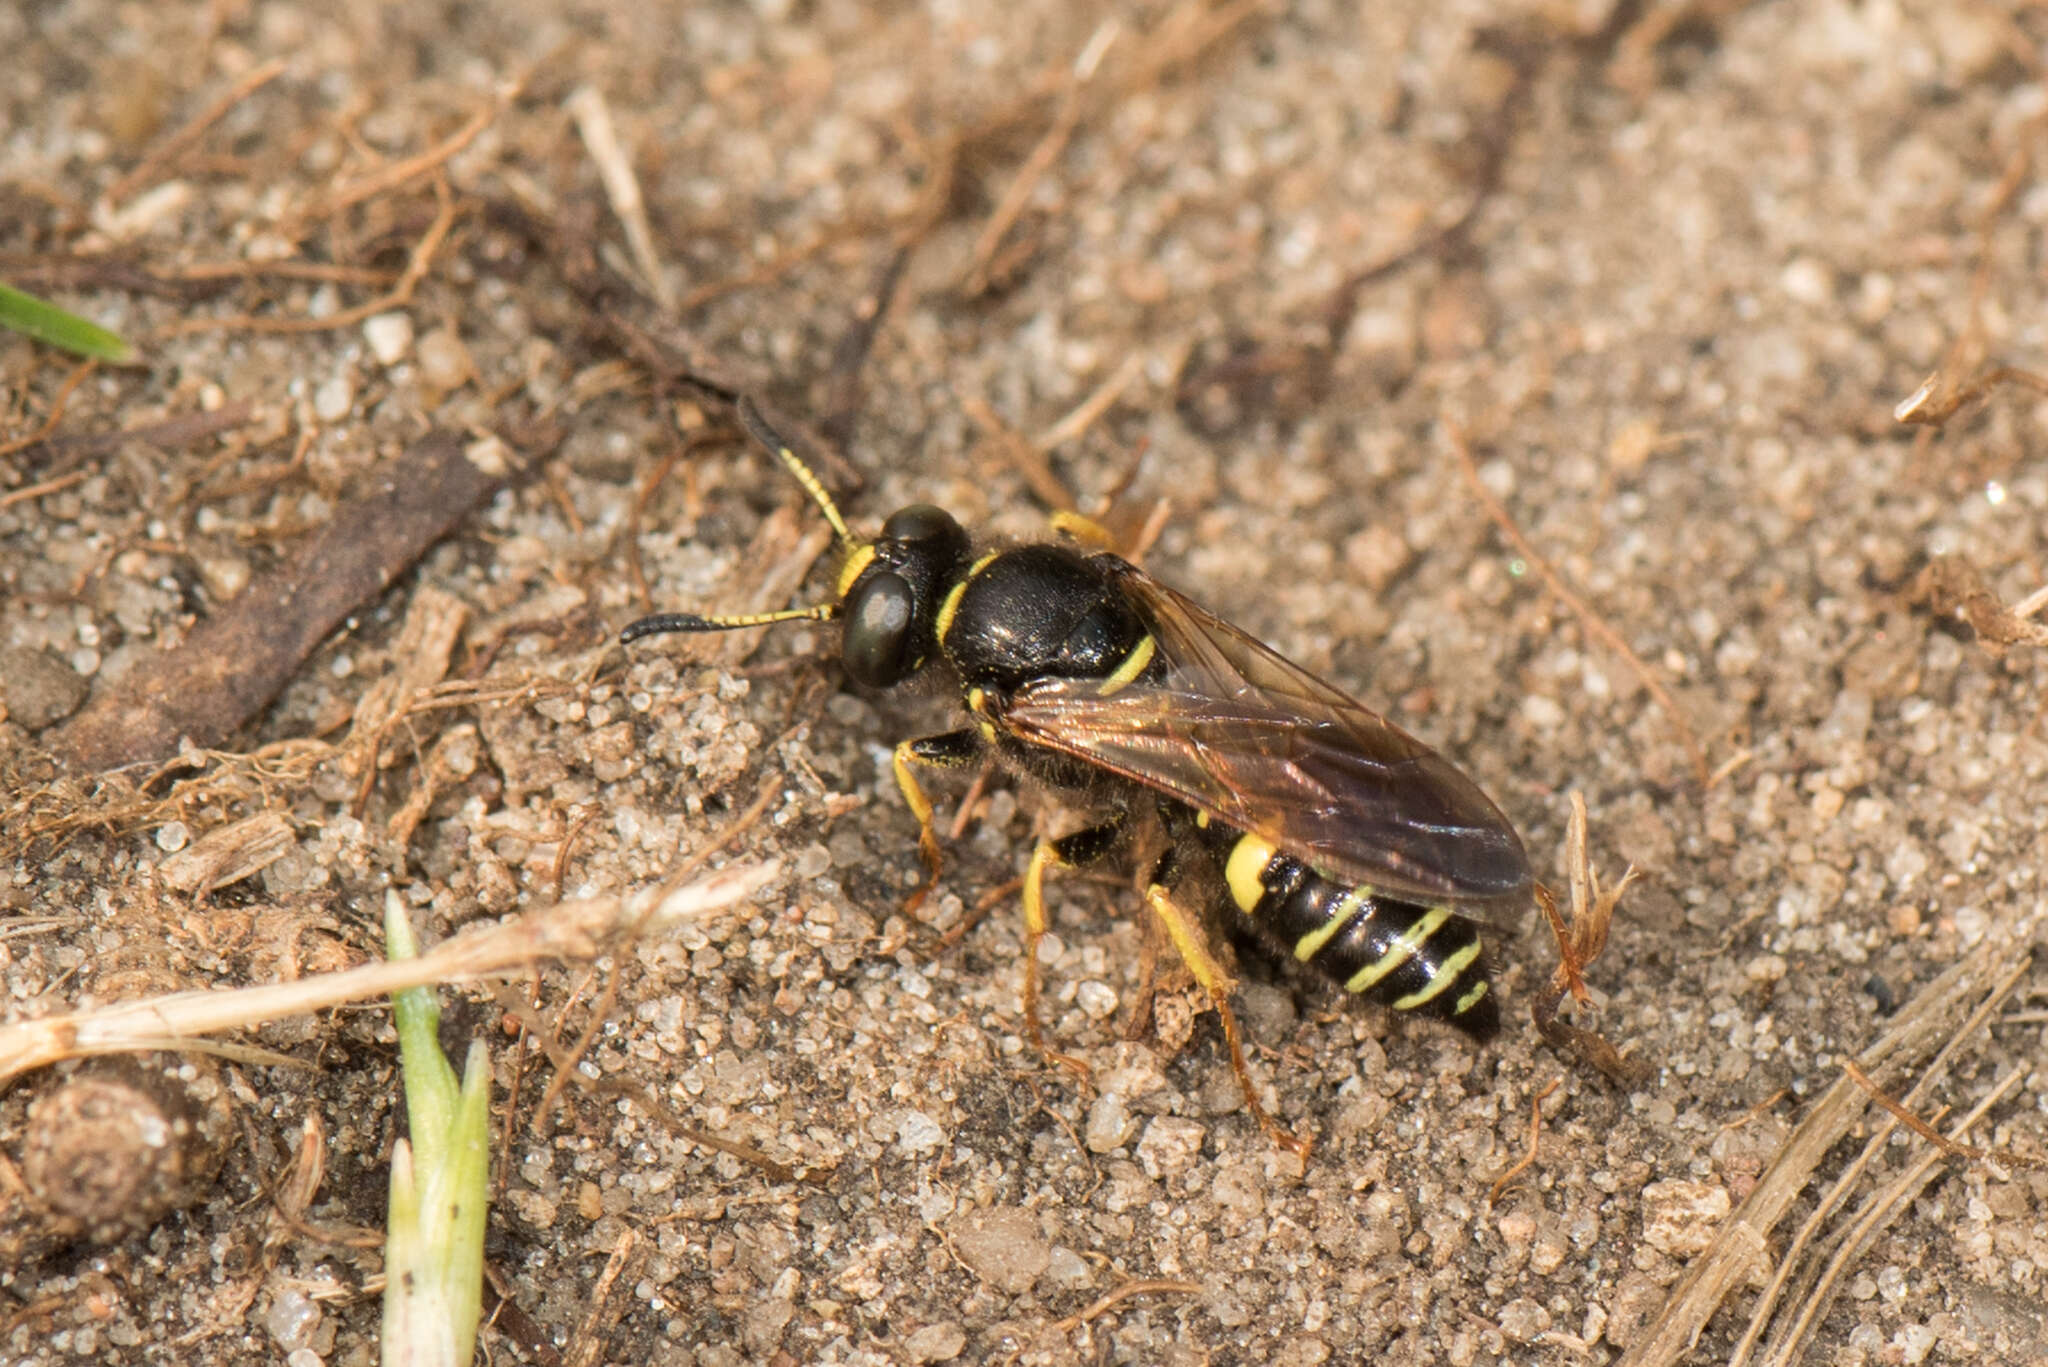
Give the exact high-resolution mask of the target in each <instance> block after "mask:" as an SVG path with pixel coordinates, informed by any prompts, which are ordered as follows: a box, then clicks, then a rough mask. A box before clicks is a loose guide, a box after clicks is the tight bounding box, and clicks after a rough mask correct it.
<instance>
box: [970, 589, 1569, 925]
mask: <svg viewBox="0 0 2048 1367" xmlns="http://www.w3.org/2000/svg"><path fill="white" fill-rule="evenodd" d="M1100 563H1103V564H1104V565H1105V566H1106V567H1107V568H1108V570H1109V574H1110V577H1111V580H1112V582H1113V583H1114V584H1115V585H1116V587H1117V588H1118V589H1119V590H1120V591H1121V592H1122V593H1123V594H1124V595H1126V599H1127V601H1129V602H1130V603H1131V604H1132V605H1133V606H1135V607H1136V608H1137V610H1138V611H1139V613H1140V614H1141V615H1142V616H1143V617H1144V619H1145V621H1146V624H1147V625H1148V626H1149V627H1150V628H1151V631H1152V637H1153V642H1154V652H1155V653H1154V657H1153V662H1152V664H1151V666H1150V667H1149V668H1147V669H1146V670H1145V671H1144V672H1143V674H1141V675H1140V677H1139V678H1138V679H1136V680H1135V681H1133V682H1131V683H1129V684H1126V685H1124V686H1122V687H1119V688H1115V689H1113V690H1112V691H1110V692H1108V693H1106V694H1105V693H1104V692H1103V686H1104V685H1103V681H1102V680H1100V679H1038V680H1034V681H1032V682H1030V683H1027V684H1025V685H1023V686H1022V687H1020V688H1019V689H1017V691H1016V692H1015V693H1014V694H1013V695H1012V697H1011V698H1010V700H1009V704H1008V706H1007V707H1006V708H1004V709H1003V714H1002V716H1003V721H1004V723H1005V725H1007V726H1008V727H1010V728H1011V729H1012V730H1014V731H1015V733H1016V734H1017V735H1018V736H1019V737H1020V738H1022V739H1024V740H1026V741H1028V742H1030V743H1031V744H1033V745H1039V746H1044V747H1046V748H1048V749H1051V750H1055V751H1059V752H1062V753H1064V754H1067V755H1071V756H1073V757H1074V758H1076V759H1080V760H1083V761H1086V762H1087V763H1089V764H1092V765H1096V766H1098V767H1100V768H1103V769H1107V770H1110V771H1111V772H1113V773H1117V774H1121V775H1122V776H1123V777H1125V778H1128V779H1131V780H1133V781H1134V782H1137V783H1140V784H1143V785H1144V786H1146V787H1148V788H1152V789H1154V790H1156V791H1158V792H1161V793H1165V794H1166V795H1168V796H1170V797H1174V798H1178V799H1179V800H1181V801H1182V802H1185V803H1187V804H1188V805H1189V806H1191V807H1193V808H1194V809H1195V810H1197V811H1199V812H1205V813H1207V814H1208V815H1209V816H1210V817H1211V818H1212V819H1214V820H1217V821H1221V822H1223V823H1224V824H1226V825H1228V826H1232V827H1234V828H1236V829H1238V830H1240V831H1247V832H1250V833H1252V834H1255V835H1257V836H1259V837H1260V838H1262V839H1264V840H1267V841H1269V842H1271V843H1272V845H1273V846H1274V847H1275V848H1276V849H1279V850H1282V851H1284V852H1286V853H1288V854H1291V855H1293V856H1295V857H1296V858H1298V859H1300V860H1302V861H1303V862H1304V863H1306V864H1308V865H1309V867H1311V868H1313V869H1315V870H1316V871H1317V872H1319V873H1322V874H1324V875H1325V876H1327V877H1331V878H1334V879H1337V880H1338V881H1341V882H1350V883H1359V884H1365V885H1369V886H1371V887H1372V888H1374V889H1375V890H1377V891H1382V892H1387V893H1391V894H1394V895H1396V896H1405V897H1409V898H1415V899H1420V900H1423V901H1427V902H1432V903H1434V902H1447V903H1450V904H1453V905H1455V906H1456V907H1457V909H1458V910H1459V911H1460V913H1461V914H1466V915H1470V916H1472V917H1473V918H1474V919H1478V920H1482V921H1486V922H1489V923H1491V924H1494V925H1498V926H1502V927H1504V928H1510V929H1512V928H1515V927H1516V926H1518V924H1519V922H1520V921H1521V919H1522V917H1523V915H1524V913H1525V912H1526V911H1527V910H1528V908H1529V906H1530V905H1531V903H1530V892H1531V877H1530V873H1529V860H1528V856H1527V855H1526V854H1524V853H1523V851H1522V842H1521V840H1520V838H1519V837H1518V836H1517V835H1516V834H1515V829H1514V827H1513V826H1512V825H1510V824H1509V822H1508V819H1507V818H1506V817H1505V816H1503V815H1502V814H1501V811H1500V809H1499V808H1498V807H1496V806H1494V804H1493V802H1492V800H1491V799H1489V798H1488V797H1487V796H1486V794H1485V793H1483V792H1481V791H1480V790H1479V786H1478V785H1477V784H1475V783H1474V782H1473V781H1472V780H1471V779H1469V778H1467V777H1466V776H1465V775H1464V774H1463V773H1461V772H1459V770H1458V769H1457V768H1456V767H1455V766H1454V765H1452V764H1451V762H1450V761H1448V760H1446V759H1445V758H1444V757H1443V756H1441V755H1439V754H1437V753H1436V752H1435V751H1434V750H1431V749H1430V748H1429V747H1428V746H1426V745H1424V744H1423V743H1422V742H1421V741H1419V740H1416V739H1415V738H1414V737H1413V736H1410V735H1409V734H1408V733H1407V732H1405V731H1403V730H1401V729H1400V728H1399V727H1397V726H1395V725H1394V724H1393V723H1391V722H1389V721H1387V720H1386V719H1385V718H1384V717H1381V716H1380V715H1379V714H1378V713H1376V712H1373V711H1372V710H1370V709H1369V708H1367V707H1366V706H1364V705H1363V704H1362V703H1359V702H1358V701H1356V700H1355V699H1353V698H1351V697H1349V696H1348V695H1346V694H1345V693H1343V692H1341V691H1340V690H1338V689H1336V688H1334V687H1332V686H1331V685H1329V684H1327V683H1324V682H1323V681H1322V680H1321V679H1318V678H1316V677H1315V676H1314V675H1313V674H1310V673H1308V672H1307V671H1306V670H1304V669H1302V668H1301V667H1300V666H1299V665H1296V664H1294V663H1292V662H1291V661H1289V660H1287V659H1286V658H1285V657H1283V656H1281V655H1279V654H1277V653H1275V652H1274V651H1272V650H1270V649H1268V648H1267V647H1266V646H1264V645H1262V644H1260V643H1259V642H1258V641H1256V640H1254V639H1252V638H1251V637H1250V636H1247V635H1246V634H1245V633H1244V632H1242V631H1240V630H1238V629H1237V628H1236V627H1233V626H1231V625H1230V624H1229V623H1228V622H1225V621H1223V620H1221V619H1220V618H1218V617H1216V616H1214V615H1212V614H1211V613H1209V612H1207V611H1205V610H1204V609H1202V608H1201V607H1199V606H1197V605H1196V604H1195V603H1193V602H1191V601H1190V600H1189V599H1187V598H1185V597H1183V596H1182V595H1180V594H1178V593H1175V592H1174V591H1173V590H1172V589H1169V588H1167V587H1166V586H1165V585H1164V584H1161V583H1159V582H1158V581H1157V580H1155V579H1153V578H1151V577H1150V576H1149V575H1146V574H1145V573H1144V572H1143V571H1141V570H1139V569H1137V568H1136V567H1135V566H1132V565H1129V564H1127V563H1125V562H1124V561H1122V560H1119V559H1117V558H1116V557H1114V556H1103V557H1100Z"/></svg>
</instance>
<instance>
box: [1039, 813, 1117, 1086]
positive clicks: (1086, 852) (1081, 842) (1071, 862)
mask: <svg viewBox="0 0 2048 1367" xmlns="http://www.w3.org/2000/svg"><path fill="white" fill-rule="evenodd" d="M1128 819H1129V818H1128V814H1127V813H1125V812H1122V811H1119V812H1117V813H1115V814H1114V815H1113V816H1111V817H1110V818H1109V820H1107V821H1105V822H1103V823H1102V824H1101V825H1100V826H1090V827H1089V828H1088V829H1087V830H1085V831H1075V832H1074V833H1073V834H1072V835H1066V836H1061V837H1060V838H1059V839H1058V840H1041V841H1039V842H1038V848H1037V849H1035V850H1033V851H1032V852H1031V863H1030V864H1029V865H1027V866H1026V867H1025V869H1024V1033H1025V1034H1026V1035H1027V1036H1028V1037H1029V1038H1030V1040H1031V1044H1032V1047H1033V1048H1035V1049H1037V1050H1038V1052H1039V1053H1041V1054H1043V1055H1045V1057H1046V1058H1047V1059H1048V1060H1050V1061H1051V1062H1053V1063H1057V1064H1059V1065H1060V1066H1061V1067H1062V1068H1070V1069H1072V1070H1073V1071H1074V1073H1075V1075H1076V1076H1078V1077H1081V1078H1083V1079H1085V1078H1086V1077H1087V1076H1088V1071H1089V1070H1088V1065H1087V1064H1086V1063H1083V1062H1082V1061H1081V1060H1080V1059H1077V1058H1075V1057H1074V1056H1073V1055H1071V1054H1062V1053H1060V1052H1059V1051H1058V1050H1056V1049H1054V1048H1053V1047H1052V1046H1050V1045H1048V1044H1047V1043H1046V1042H1045V1034H1044V1032H1043V1031H1041V1030H1040V1029H1039V1028H1038V991H1039V967H1038V943H1039V941H1041V940H1043V939H1044V938H1045V929H1046V917H1045V871H1046V870H1047V869H1048V868H1051V867H1054V866H1057V867H1059V868H1063V869H1072V868H1079V867H1080V866H1082V865H1084V864H1092V863H1094V862H1095V861H1096V860H1098V859H1100V858H1102V857H1103V856H1104V855H1106V854H1108V853H1109V852H1110V851H1111V850H1113V849H1115V848H1116V842H1117V840H1118V838H1119V837H1120V836H1122V835H1123V833H1124V824H1125V822H1126V821H1127V820H1128Z"/></svg>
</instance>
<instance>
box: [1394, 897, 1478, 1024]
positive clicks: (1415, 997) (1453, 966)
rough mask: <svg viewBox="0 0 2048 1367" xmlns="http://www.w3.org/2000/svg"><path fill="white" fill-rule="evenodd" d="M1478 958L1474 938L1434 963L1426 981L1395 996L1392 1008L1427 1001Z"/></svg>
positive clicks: (1406, 1008)
mask: <svg viewBox="0 0 2048 1367" xmlns="http://www.w3.org/2000/svg"><path fill="white" fill-rule="evenodd" d="M1432 914H1434V913H1432ZM1478 958H1479V941H1477V940H1474V941H1473V942H1472V943H1471V944H1469V945H1466V946H1465V947H1464V948H1463V949H1461V950H1459V951H1458V952H1457V953H1455V954H1453V955H1451V956H1450V957H1449V958H1447V959H1445V960H1444V961H1443V962H1442V963H1440V964H1437V965H1435V967H1434V968H1433V969H1432V971H1431V973H1430V975H1429V981H1428V982H1426V983H1424V984H1423V985H1422V986H1420V987H1418V988H1416V989H1415V990H1414V991H1413V992H1410V993H1409V994H1408V995H1407V996H1405V997H1396V998H1395V999H1394V1001H1393V1007H1394V1009H1395V1010H1396V1011H1413V1010H1414V1009H1415V1008H1416V1007H1418V1006H1420V1005H1422V1004H1423V1003H1424V1002H1426V1001H1429V1000H1430V999H1431V998H1433V997H1435V996H1437V995H1438V994H1439V993H1441V992H1442V991H1443V990H1444V989H1445V988H1447V987H1449V986H1450V985H1451V984H1452V983H1454V982H1456V981H1457V979H1458V975H1459V974H1460V973H1463V972H1464V971H1465V970H1466V969H1468V968H1470V967H1472V964H1473V962H1474V961H1475V960H1477V959H1478Z"/></svg>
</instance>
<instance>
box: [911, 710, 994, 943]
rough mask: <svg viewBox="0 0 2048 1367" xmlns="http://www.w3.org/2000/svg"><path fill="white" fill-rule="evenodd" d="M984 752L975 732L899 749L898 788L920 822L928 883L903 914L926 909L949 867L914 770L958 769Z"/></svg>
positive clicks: (952, 734)
mask: <svg viewBox="0 0 2048 1367" xmlns="http://www.w3.org/2000/svg"><path fill="white" fill-rule="evenodd" d="M981 751H982V744H981V737H980V736H979V735H978V734H976V733H975V732H973V731H948V732H946V733H944V734H943V735H937V736H920V737H919V738H918V739H916V740H907V741H904V742H903V743H902V744H901V745H899V746H897V747H896V754H895V757H894V759H893V761H892V767H893V768H894V769H895V770H896V786H897V787H898V788H901V789H902V790H903V801H904V803H905V804H906V805H908V806H909V808H910V814H911V815H912V816H914V817H916V818H917V852H918V855H919V856H920V857H922V858H923V860H924V882H922V883H920V884H918V885H917V890H916V891H915V892H913V893H911V894H910V896H909V897H907V898H905V899H904V902H903V914H904V915H906V916H908V915H910V914H911V913H913V912H915V911H916V910H917V909H918V908H919V907H921V906H923V905H924V899H925V898H926V897H929V896H930V895H931V891H932V889H933V888H935V887H937V886H938V884H939V870H940V869H941V868H943V867H944V866H945V861H944V860H943V859H942V858H940V856H939V833H938V831H937V830H936V829H934V828H933V826H932V800H931V799H930V798H928V797H926V796H925V795H924V788H923V787H922V786H920V785H919V783H918V781H917V775H916V774H914V773H912V772H911V770H910V766H911V765H913V764H922V765H924V766H925V767H926V768H928V769H958V768H961V767H963V766H965V765H968V764H972V763H973V762H974V761H975V760H977V759H979V758H980V757H981Z"/></svg>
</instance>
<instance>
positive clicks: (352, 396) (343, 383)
mask: <svg viewBox="0 0 2048 1367" xmlns="http://www.w3.org/2000/svg"><path fill="white" fill-rule="evenodd" d="M355 401H356V387H355V386H354V385H353V384H351V383H350V382H349V378H348V376H346V375H336V376H335V377H334V378H333V379H331V380H328V381H327V382H326V383H325V384H323V385H321V386H320V387H319V388H318V389H316V390H314V391H313V416H314V417H316V418H318V419H319V420H320V421H321V422H340V421H341V420H342V419H343V418H345V417H347V416H348V411H349V409H350V408H352V407H354V406H355Z"/></svg>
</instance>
